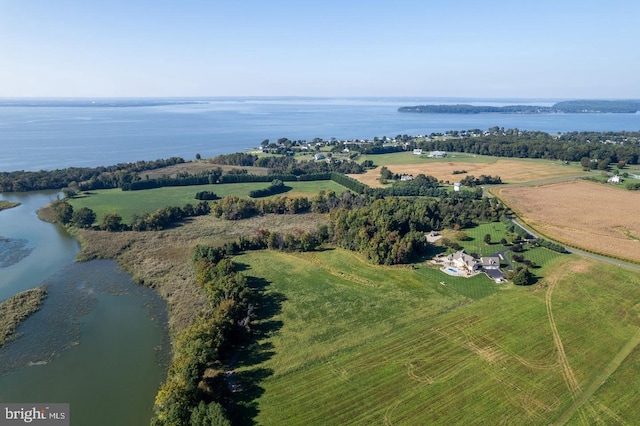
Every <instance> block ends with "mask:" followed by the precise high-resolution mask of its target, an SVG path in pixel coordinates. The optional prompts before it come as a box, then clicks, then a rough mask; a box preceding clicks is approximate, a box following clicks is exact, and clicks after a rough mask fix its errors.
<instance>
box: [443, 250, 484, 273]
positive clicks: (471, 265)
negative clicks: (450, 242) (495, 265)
mask: <svg viewBox="0 0 640 426" xmlns="http://www.w3.org/2000/svg"><path fill="white" fill-rule="evenodd" d="M447 260H448V261H449V262H451V264H452V265H453V266H455V267H457V268H459V269H465V270H467V271H469V272H472V271H474V270H476V269H477V268H478V266H479V263H478V261H477V260H476V259H475V258H474V257H473V256H471V255H468V254H467V253H465V252H464V250H460V251H457V252H455V253H452V254H450V255H449V256H447Z"/></svg>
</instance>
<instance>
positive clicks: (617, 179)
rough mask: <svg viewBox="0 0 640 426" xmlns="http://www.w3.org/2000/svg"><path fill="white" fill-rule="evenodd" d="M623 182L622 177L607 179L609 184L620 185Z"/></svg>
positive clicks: (616, 176)
mask: <svg viewBox="0 0 640 426" xmlns="http://www.w3.org/2000/svg"><path fill="white" fill-rule="evenodd" d="M621 181H622V179H620V175H615V176H611V177H610V178H609V179H607V182H608V183H620V182H621Z"/></svg>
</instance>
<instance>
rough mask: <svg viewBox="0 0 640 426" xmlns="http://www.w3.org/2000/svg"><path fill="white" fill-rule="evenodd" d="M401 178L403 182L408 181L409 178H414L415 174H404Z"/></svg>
mask: <svg viewBox="0 0 640 426" xmlns="http://www.w3.org/2000/svg"><path fill="white" fill-rule="evenodd" d="M400 180H401V181H402V182H406V181H408V180H413V175H402V176H400Z"/></svg>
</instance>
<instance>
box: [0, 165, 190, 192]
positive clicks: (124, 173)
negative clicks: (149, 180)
mask: <svg viewBox="0 0 640 426" xmlns="http://www.w3.org/2000/svg"><path fill="white" fill-rule="evenodd" d="M180 163H184V159H182V158H180V157H171V158H168V159H166V160H165V159H160V160H155V161H137V162H135V163H121V164H116V165H113V166H105V167H94V168H90V167H69V168H66V169H56V170H49V171H46V170H40V171H24V170H21V171H14V172H0V192H26V191H41V190H47V189H62V188H65V187H68V186H72V184H75V185H78V186H79V185H80V184H82V186H81V187H80V189H81V190H92V189H106V188H118V187H120V186H122V184H124V183H129V182H132V181H135V180H138V179H140V178H139V176H138V173H139V172H142V171H144V170H152V169H159V168H162V167H167V166H172V165H175V164H180Z"/></svg>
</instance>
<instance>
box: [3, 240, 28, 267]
mask: <svg viewBox="0 0 640 426" xmlns="http://www.w3.org/2000/svg"><path fill="white" fill-rule="evenodd" d="M27 243H28V241H27V240H23V239H17V238H4V237H2V236H0V268H6V267H7V266H11V265H15V264H16V263H18V262H20V261H21V260H22V259H24V258H25V257H27V256H29V253H31V250H32V249H31V248H29V247H27Z"/></svg>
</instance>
